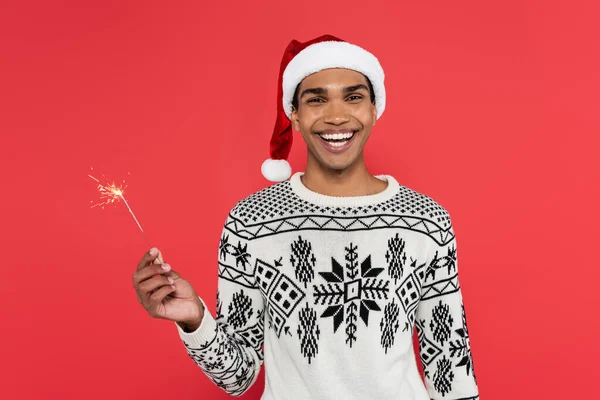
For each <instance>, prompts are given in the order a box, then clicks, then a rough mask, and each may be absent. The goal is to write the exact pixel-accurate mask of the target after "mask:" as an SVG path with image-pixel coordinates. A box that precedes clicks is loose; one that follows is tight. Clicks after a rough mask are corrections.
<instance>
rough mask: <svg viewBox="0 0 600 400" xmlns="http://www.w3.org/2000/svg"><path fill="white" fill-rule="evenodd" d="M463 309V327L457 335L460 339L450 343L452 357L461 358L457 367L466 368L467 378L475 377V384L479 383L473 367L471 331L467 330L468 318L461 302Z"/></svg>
mask: <svg viewBox="0 0 600 400" xmlns="http://www.w3.org/2000/svg"><path fill="white" fill-rule="evenodd" d="M461 309H462V327H461V328H458V329H457V330H456V331H454V332H455V333H456V335H458V338H457V339H456V340H452V341H450V357H457V358H459V361H458V364H456V366H457V367H465V372H466V374H467V376H469V375H471V374H472V375H473V378H474V379H475V382H477V378H476V376H475V368H474V367H473V357H472V354H471V341H470V338H469V330H468V328H467V316H466V314H465V306H464V304H462V302H461Z"/></svg>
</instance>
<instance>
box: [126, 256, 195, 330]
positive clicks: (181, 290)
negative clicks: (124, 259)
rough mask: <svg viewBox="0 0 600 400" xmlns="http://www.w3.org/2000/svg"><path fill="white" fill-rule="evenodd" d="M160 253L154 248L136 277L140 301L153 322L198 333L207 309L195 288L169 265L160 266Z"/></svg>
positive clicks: (134, 275) (137, 271)
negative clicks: (174, 324)
mask: <svg viewBox="0 0 600 400" xmlns="http://www.w3.org/2000/svg"><path fill="white" fill-rule="evenodd" d="M159 254H160V252H159V250H158V249H156V248H152V249H151V250H150V251H149V252H147V253H145V254H144V256H143V257H142V259H141V260H140V262H139V264H138V266H137V270H136V271H135V272H134V273H133V277H132V278H133V287H134V288H135V291H136V292H137V296H138V301H139V302H140V303H141V304H142V306H143V307H144V309H146V311H148V314H150V316H151V317H153V318H163V319H168V320H171V321H175V322H177V323H178V324H179V326H181V328H182V329H184V330H186V331H188V332H191V331H195V330H196V329H198V327H199V326H200V323H201V322H202V318H203V317H204V307H203V305H202V302H201V301H200V299H199V298H198V295H197V294H196V291H195V290H194V288H193V287H192V285H191V284H190V283H189V282H188V281H186V280H185V279H183V278H182V277H181V275H179V273H177V272H176V271H174V270H173V269H171V266H170V265H168V264H166V263H165V264H160V262H159V260H158V259H157V258H158V255H159Z"/></svg>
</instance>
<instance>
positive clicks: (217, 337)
mask: <svg viewBox="0 0 600 400" xmlns="http://www.w3.org/2000/svg"><path fill="white" fill-rule="evenodd" d="M301 175H302V173H300V172H299V173H296V174H294V175H293V176H292V177H291V178H290V179H289V180H288V181H285V182H281V183H277V184H274V185H271V186H269V187H267V188H265V189H263V190H261V191H258V192H256V193H254V194H252V195H250V196H248V197H246V198H245V199H243V200H241V201H240V202H239V203H237V204H236V205H235V207H234V208H233V209H232V210H231V212H230V213H229V215H228V217H227V219H226V222H225V225H224V228H223V232H222V236H221V239H220V245H219V251H218V290H217V306H216V315H215V316H213V315H212V314H211V313H210V312H209V311H208V309H205V314H204V318H203V320H202V323H201V325H200V327H198V329H197V330H195V331H193V332H186V331H184V330H182V329H181V328H180V327H179V325H178V324H175V325H176V327H177V329H178V332H179V336H180V338H181V340H182V342H183V344H184V346H185V348H186V350H187V352H188V354H189V356H190V357H191V359H192V360H193V361H194V362H195V363H196V364H197V365H198V367H200V369H201V370H202V371H203V372H204V373H205V374H206V375H207V376H208V377H209V378H210V379H211V380H212V381H213V382H214V383H215V384H216V385H217V386H219V387H220V388H222V389H223V390H224V391H226V392H227V393H229V394H231V395H233V396H239V395H241V394H242V393H244V392H245V391H246V390H248V388H249V387H250V386H251V385H252V384H253V383H254V382H255V381H256V378H257V376H258V373H259V370H260V368H261V365H262V364H263V362H264V365H265V389H264V392H263V395H262V398H261V399H263V400H284V399H292V400H296V399H302V400H307V399H327V400H338V399H345V400H352V399H360V400H365V399H380V400H391V399H394V400H398V399H402V400H424V399H428V400H429V399H453V400H457V399H462V400H465V399H470V400H474V399H479V396H478V387H477V383H476V378H475V372H474V369H473V358H472V355H471V348H470V341H469V331H468V329H467V321H466V316H465V307H464V305H463V300H462V293H461V287H460V284H459V280H458V271H457V257H456V254H457V252H456V239H455V237H454V231H453V229H452V224H451V221H450V216H449V214H448V212H447V211H446V210H445V209H444V208H443V207H442V206H440V205H439V204H438V203H437V202H436V201H434V200H433V199H432V198H430V197H428V196H426V195H424V194H421V193H418V192H416V191H414V190H412V189H409V188H408V187H405V186H402V185H400V184H399V183H398V182H397V181H396V180H395V179H394V178H393V177H391V176H388V175H381V176H378V178H379V179H382V180H384V181H387V183H388V185H387V188H386V189H385V190H384V191H383V192H380V193H377V194H374V195H368V196H355V197H333V196H326V195H322V194H319V193H315V192H313V191H311V190H309V189H308V188H307V187H306V186H304V185H303V183H302V181H301V179H300V177H301ZM201 300H202V299H201ZM202 302H203V303H204V301H202ZM415 327H416V329H417V336H418V340H419V345H420V346H419V353H420V360H421V363H422V366H423V370H424V381H423V380H422V379H421V376H420V374H419V371H418V369H417V364H416V355H415V351H414V348H413V329H414V328H415ZM263 345H264V346H263Z"/></svg>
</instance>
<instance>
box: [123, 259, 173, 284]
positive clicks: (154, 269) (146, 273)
mask: <svg viewBox="0 0 600 400" xmlns="http://www.w3.org/2000/svg"><path fill="white" fill-rule="evenodd" d="M163 266H166V267H167V269H164V268H163ZM169 271H171V266H170V265H169V264H159V265H151V266H148V267H146V268H142V269H140V270H137V271H135V272H134V273H133V275H132V280H133V286H135V287H137V286H139V285H140V284H141V283H142V282H144V281H145V280H147V279H150V278H152V277H153V276H154V275H162V274H164V273H165V272H169Z"/></svg>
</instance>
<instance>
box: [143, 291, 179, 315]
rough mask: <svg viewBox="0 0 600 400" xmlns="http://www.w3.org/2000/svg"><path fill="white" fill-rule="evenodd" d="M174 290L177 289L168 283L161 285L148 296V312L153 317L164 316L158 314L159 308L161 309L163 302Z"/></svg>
mask: <svg viewBox="0 0 600 400" xmlns="http://www.w3.org/2000/svg"><path fill="white" fill-rule="evenodd" d="M174 291H175V289H174V288H173V287H171V285H167V286H163V287H161V288H160V289H158V290H156V291H155V292H154V293H152V294H151V295H150V297H149V298H148V303H149V304H148V313H149V314H150V315H151V316H153V317H162V315H159V314H158V310H160V306H161V303H162V301H163V300H164V298H165V297H167V295H168V294H169V293H171V292H174Z"/></svg>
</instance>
